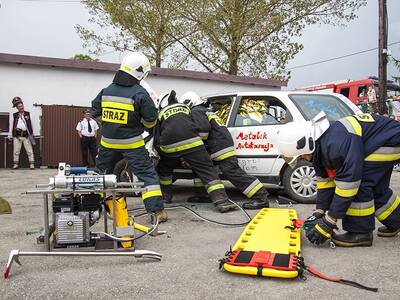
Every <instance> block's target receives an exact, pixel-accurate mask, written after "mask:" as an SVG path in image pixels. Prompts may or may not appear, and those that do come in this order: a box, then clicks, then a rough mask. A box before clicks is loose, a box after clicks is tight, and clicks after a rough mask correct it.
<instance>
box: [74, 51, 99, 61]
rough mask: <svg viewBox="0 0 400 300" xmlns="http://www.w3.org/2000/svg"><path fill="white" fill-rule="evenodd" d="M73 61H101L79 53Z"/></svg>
mask: <svg viewBox="0 0 400 300" xmlns="http://www.w3.org/2000/svg"><path fill="white" fill-rule="evenodd" d="M71 59H73V60H83V61H99V60H98V59H97V58H92V57H91V56H90V55H87V54H82V53H78V54H75V55H74V56H73V57H71Z"/></svg>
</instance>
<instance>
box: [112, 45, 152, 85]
mask: <svg viewBox="0 0 400 300" xmlns="http://www.w3.org/2000/svg"><path fill="white" fill-rule="evenodd" d="M119 69H120V70H121V71H123V72H125V73H128V74H129V75H131V76H133V77H135V78H136V79H137V80H139V81H140V80H142V79H144V78H146V76H147V74H149V73H150V71H151V67H150V62H149V60H148V58H147V57H146V56H145V55H144V54H143V53H140V52H130V53H128V54H127V55H125V56H124V58H123V59H122V62H121V66H120V68H119Z"/></svg>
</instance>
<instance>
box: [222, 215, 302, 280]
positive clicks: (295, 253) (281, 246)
mask: <svg viewBox="0 0 400 300" xmlns="http://www.w3.org/2000/svg"><path fill="white" fill-rule="evenodd" d="M301 225H302V221H300V220H298V219H297V213H296V211H295V210H294V209H281V208H264V209H262V210H260V212H259V213H258V214H257V215H256V216H255V217H254V218H253V219H252V220H251V221H250V223H249V224H248V225H247V226H246V228H245V230H244V231H243V233H242V234H241V235H240V237H239V239H238V241H237V242H236V244H235V245H234V246H233V248H232V250H231V251H229V252H228V253H227V257H226V258H225V259H224V260H223V261H222V264H223V268H224V269H225V270H226V271H228V272H232V273H240V274H247V275H257V276H269V277H281V278H295V277H297V276H299V260H300V259H301V257H300V254H301V252H300V245H301V242H300V240H301Z"/></svg>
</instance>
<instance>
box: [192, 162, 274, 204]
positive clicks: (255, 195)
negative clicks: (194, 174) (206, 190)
mask: <svg viewBox="0 0 400 300" xmlns="http://www.w3.org/2000/svg"><path fill="white" fill-rule="evenodd" d="M216 163H217V165H218V166H219V169H220V171H221V173H222V175H223V176H224V179H226V180H228V181H230V182H231V183H232V184H233V185H234V186H235V187H236V188H238V189H239V190H240V191H241V192H242V193H243V194H244V195H246V197H247V198H249V199H261V200H264V199H266V197H267V196H268V195H269V193H268V191H267V189H266V188H265V187H264V185H263V184H262V183H261V182H260V180H258V179H257V178H256V177H254V176H251V175H249V174H247V173H246V172H245V171H244V170H243V169H242V168H241V167H240V166H239V161H238V159H237V157H236V156H235V155H234V156H230V157H228V158H225V159H223V160H219V161H216ZM194 185H195V187H198V188H199V189H196V190H197V193H198V194H202V191H201V190H200V187H201V181H200V180H199V179H198V178H195V179H194ZM202 190H203V189H202Z"/></svg>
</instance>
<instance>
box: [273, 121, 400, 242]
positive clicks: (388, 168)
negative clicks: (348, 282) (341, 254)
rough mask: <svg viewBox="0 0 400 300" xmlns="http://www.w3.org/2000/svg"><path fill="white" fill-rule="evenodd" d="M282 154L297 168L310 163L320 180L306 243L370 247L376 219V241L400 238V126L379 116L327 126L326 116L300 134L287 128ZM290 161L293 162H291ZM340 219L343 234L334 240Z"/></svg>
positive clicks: (292, 127) (292, 126)
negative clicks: (399, 181) (399, 183)
mask: <svg viewBox="0 0 400 300" xmlns="http://www.w3.org/2000/svg"><path fill="white" fill-rule="evenodd" d="M278 138H279V145H278V147H279V151H280V152H281V153H282V155H283V156H284V157H286V159H287V160H288V161H289V160H290V162H289V164H291V165H293V164H294V163H295V161H296V159H297V158H299V157H301V158H304V159H308V160H312V162H313V165H314V168H315V172H316V176H317V180H318V182H317V188H318V190H317V191H318V192H317V207H316V208H317V210H316V211H315V212H314V214H313V216H311V217H310V218H309V221H312V223H311V222H310V223H311V224H312V226H311V227H310V228H309V229H308V230H307V234H306V236H307V238H308V239H309V240H310V241H311V242H312V243H314V244H317V245H319V244H323V243H324V242H326V241H327V240H328V239H331V240H332V241H333V242H334V243H335V244H336V245H337V246H341V247H355V246H371V245H372V242H373V234H372V232H373V230H374V229H375V218H377V219H378V220H379V221H380V222H381V223H382V224H383V225H384V226H381V227H379V228H378V236H380V237H394V236H396V235H397V234H398V233H399V232H400V197H399V196H398V194H397V193H395V192H393V191H392V190H391V189H390V187H389V184H390V177H391V175H392V170H393V166H394V165H395V164H397V163H398V162H399V159H400V123H399V122H397V121H395V120H392V119H389V118H386V117H383V116H379V115H370V114H361V115H354V116H348V117H345V118H343V119H340V120H338V121H336V122H333V123H331V124H330V123H329V121H328V120H327V119H326V116H325V114H324V113H320V114H319V115H317V116H316V117H315V118H314V119H313V120H312V122H307V123H306V124H304V125H303V126H301V127H300V128H299V126H298V125H297V124H294V123H293V124H287V125H285V127H283V128H281V129H280V132H279V134H278ZM289 158H290V159H289ZM338 219H342V226H343V229H344V230H345V231H346V232H345V233H343V234H336V233H335V232H334V230H335V229H337V225H336V221H337V220H338Z"/></svg>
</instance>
